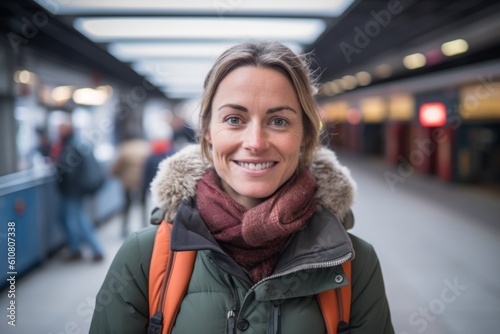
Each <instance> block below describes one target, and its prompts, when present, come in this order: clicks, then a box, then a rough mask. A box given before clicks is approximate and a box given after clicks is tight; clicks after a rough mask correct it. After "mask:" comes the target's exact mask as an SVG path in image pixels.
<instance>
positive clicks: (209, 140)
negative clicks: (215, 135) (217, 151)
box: [205, 128, 212, 144]
mask: <svg viewBox="0 0 500 334" xmlns="http://www.w3.org/2000/svg"><path fill="white" fill-rule="evenodd" d="M205 139H206V140H207V142H209V143H210V144H212V135H211V134H210V128H209V129H208V131H207V133H205Z"/></svg>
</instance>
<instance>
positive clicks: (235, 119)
mask: <svg viewBox="0 0 500 334" xmlns="http://www.w3.org/2000/svg"><path fill="white" fill-rule="evenodd" d="M226 122H227V123H229V125H239V124H240V119H239V118H238V117H228V118H227V119H226Z"/></svg>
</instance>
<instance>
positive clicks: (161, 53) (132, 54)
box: [108, 42, 302, 62]
mask: <svg viewBox="0 0 500 334" xmlns="http://www.w3.org/2000/svg"><path fill="white" fill-rule="evenodd" d="M235 44H236V43H226V42H199V43H196V42H154V43H153V42H128V43H126V42H122V43H111V44H110V45H109V46H108V51H109V52H110V53H111V54H112V55H113V56H115V57H116V58H117V59H119V60H121V61H126V62H129V61H134V60H136V59H148V58H150V59H152V58H153V59H154V58H162V59H164V58H179V59H186V58H190V59H198V58H201V59H202V58H206V59H212V60H213V61H214V62H215V59H216V58H217V57H218V56H219V55H221V54H222V52H224V51H225V50H227V49H229V48H230V47H232V46H233V45H235ZM284 44H285V45H286V46H288V47H289V48H290V49H291V50H292V51H293V52H295V53H302V48H301V47H300V45H299V44H296V43H284Z"/></svg>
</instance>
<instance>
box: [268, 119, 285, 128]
mask: <svg viewBox="0 0 500 334" xmlns="http://www.w3.org/2000/svg"><path fill="white" fill-rule="evenodd" d="M272 124H273V125H274V126H277V127H284V126H287V125H288V121H287V120H286V119H284V118H275V119H273V120H272Z"/></svg>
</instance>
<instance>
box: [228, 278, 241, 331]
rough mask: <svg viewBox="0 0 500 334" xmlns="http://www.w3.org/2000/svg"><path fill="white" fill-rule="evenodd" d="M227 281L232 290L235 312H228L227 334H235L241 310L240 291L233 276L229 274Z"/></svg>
mask: <svg viewBox="0 0 500 334" xmlns="http://www.w3.org/2000/svg"><path fill="white" fill-rule="evenodd" d="M227 279H228V281H229V287H230V289H231V293H232V295H233V298H234V304H235V305H234V307H235V309H234V310H229V311H228V312H227V326H226V328H227V329H226V333H227V334H234V330H235V325H236V314H237V313H238V312H239V309H240V297H239V294H238V289H237V288H236V284H235V283H234V279H233V277H232V276H231V275H229V274H227Z"/></svg>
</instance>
